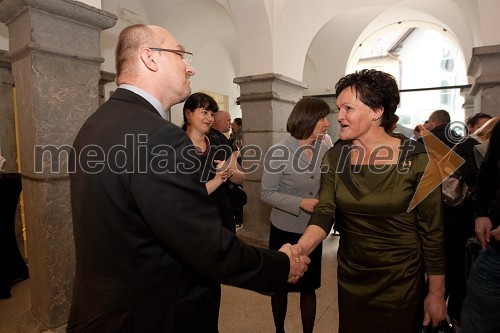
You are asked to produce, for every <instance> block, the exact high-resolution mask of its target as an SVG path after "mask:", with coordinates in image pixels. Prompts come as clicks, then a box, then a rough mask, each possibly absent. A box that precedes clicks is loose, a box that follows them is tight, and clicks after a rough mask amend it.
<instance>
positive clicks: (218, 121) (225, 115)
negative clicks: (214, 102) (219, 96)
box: [212, 110, 231, 133]
mask: <svg viewBox="0 0 500 333" xmlns="http://www.w3.org/2000/svg"><path fill="white" fill-rule="evenodd" d="M212 127H213V128H215V129H216V130H218V131H219V132H221V133H227V132H229V129H230V128H231V115H230V114H229V112H227V111H221V110H219V111H218V112H216V113H215V117H214V123H213V124H212Z"/></svg>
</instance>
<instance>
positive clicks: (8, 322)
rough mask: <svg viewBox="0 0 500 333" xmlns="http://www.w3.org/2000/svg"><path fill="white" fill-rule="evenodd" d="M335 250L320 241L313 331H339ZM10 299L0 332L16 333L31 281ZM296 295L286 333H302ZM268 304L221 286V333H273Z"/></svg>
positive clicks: (334, 241)
mask: <svg viewBox="0 0 500 333" xmlns="http://www.w3.org/2000/svg"><path fill="white" fill-rule="evenodd" d="M337 247H338V237H337V236H334V235H330V236H328V237H327V239H326V240H325V241H324V242H323V266H322V281H321V285H322V286H321V288H320V289H318V290H317V313H316V325H315V329H314V332H316V333H331V332H337V331H338V307H337V274H336V269H337V259H336V257H337ZM11 294H12V297H11V298H9V299H6V300H4V299H0V332H1V333H11V332H15V328H16V326H17V321H18V320H19V318H20V317H21V316H22V314H23V313H24V312H26V311H28V310H29V309H30V306H31V299H30V281H29V280H25V281H21V282H18V283H16V284H15V285H14V286H13V287H12V289H11ZM298 300H299V298H298V294H290V296H289V302H288V313H287V318H286V322H285V329H286V331H287V332H289V333H300V332H302V325H301V319H300V310H299V303H298ZM270 303H271V301H270V298H269V297H268V296H264V295H261V294H258V293H255V292H251V291H247V290H243V289H239V288H234V287H229V286H223V287H222V302H221V310H220V319H219V330H220V332H221V333H250V332H251V333H253V332H258V333H267V332H269V333H272V332H274V323H273V316H272V313H271V304H270Z"/></svg>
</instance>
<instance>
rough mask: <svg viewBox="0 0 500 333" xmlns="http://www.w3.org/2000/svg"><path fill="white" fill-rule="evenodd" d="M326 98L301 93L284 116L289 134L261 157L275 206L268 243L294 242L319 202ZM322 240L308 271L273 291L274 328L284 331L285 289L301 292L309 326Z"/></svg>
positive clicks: (264, 193)
mask: <svg viewBox="0 0 500 333" xmlns="http://www.w3.org/2000/svg"><path fill="white" fill-rule="evenodd" d="M329 112H330V107H329V106H328V104H327V103H326V102H325V101H324V100H322V99H320V98H314V97H305V98H302V99H301V100H300V101H299V102H298V103H297V104H296V105H295V107H294V108H293V110H292V112H291V114H290V116H289V118H288V122H287V131H288V132H289V133H290V136H289V137H287V138H286V139H284V140H283V141H281V142H279V143H277V144H275V145H273V146H272V147H271V148H269V151H268V152H267V154H266V157H265V161H264V173H263V175H262V188H261V192H260V193H261V194H260V196H261V199H262V201H264V202H265V203H267V204H270V205H272V206H273V208H272V210H271V217H270V220H271V232H270V237H269V248H270V249H279V248H280V247H281V246H282V245H283V244H286V243H290V244H296V243H297V241H298V240H299V238H300V236H301V235H302V233H303V232H304V230H305V228H306V226H307V223H308V221H309V218H310V216H311V212H312V211H313V209H314V206H315V205H316V203H317V202H318V200H317V197H318V191H319V186H320V179H321V170H320V167H321V160H322V158H323V155H324V154H325V153H326V151H327V150H328V148H330V147H329V145H328V144H327V143H325V141H324V140H323V138H324V135H325V133H326V129H327V128H328V126H329V123H328V120H327V119H326V116H327V114H328V113H329ZM321 254H322V250H321V246H318V247H317V248H316V250H315V251H313V252H312V253H311V255H310V256H309V257H310V259H311V263H310V265H309V267H308V270H307V272H306V274H305V275H304V276H303V277H302V278H301V279H300V280H299V282H297V284H294V285H292V284H289V286H288V288H287V290H285V291H283V292H279V293H276V294H273V295H272V296H271V305H272V309H273V317H274V324H275V326H276V332H277V333H282V332H285V330H284V326H285V317H286V311H287V303H288V292H300V311H301V315H302V326H303V331H304V332H312V331H313V327H314V320H315V316H316V289H318V288H319V287H320V285H321Z"/></svg>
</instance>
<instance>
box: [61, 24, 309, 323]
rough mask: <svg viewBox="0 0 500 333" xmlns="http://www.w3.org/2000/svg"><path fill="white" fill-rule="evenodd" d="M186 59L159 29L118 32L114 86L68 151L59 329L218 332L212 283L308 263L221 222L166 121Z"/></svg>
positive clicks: (269, 282)
mask: <svg viewBox="0 0 500 333" xmlns="http://www.w3.org/2000/svg"><path fill="white" fill-rule="evenodd" d="M191 56H192V54H190V53H189V52H186V51H185V50H184V49H183V48H182V46H180V45H179V44H178V43H177V41H176V40H175V38H174V37H173V36H172V35H171V34H170V33H168V32H167V31H166V30H164V29H163V28H160V27H155V26H145V25H135V26H130V27H128V28H126V29H125V30H124V31H122V33H121V34H120V36H119V40H118V45H117V48H116V66H117V84H118V85H119V88H118V89H117V90H116V92H115V93H114V94H113V96H111V98H110V99H109V100H108V101H107V102H106V103H104V104H103V105H102V106H101V107H100V108H99V109H98V110H97V111H96V112H95V113H94V114H93V115H92V116H90V117H89V119H88V120H87V121H86V122H85V124H84V125H83V126H82V128H81V130H80V132H79V133H78V135H77V138H76V139H75V142H74V150H73V151H72V154H71V157H70V163H72V165H74V166H75V170H74V172H73V173H72V174H71V175H70V177H71V204H72V211H73V227H74V237H75V251H76V275H75V282H74V290H73V301H72V304H71V310H70V317H69V321H68V328H67V330H68V332H120V333H123V332H217V330H218V328H217V319H218V312H219V301H220V283H225V284H229V285H233V286H238V287H242V288H247V289H250V290H255V291H272V290H277V289H279V288H280V287H281V286H282V285H283V284H285V282H287V280H288V281H289V282H295V281H296V280H297V279H298V278H299V277H300V276H302V275H303V272H304V271H305V270H306V269H307V266H306V264H307V263H308V262H309V259H308V258H307V257H304V256H299V255H298V253H294V254H292V253H291V249H290V247H289V246H284V247H283V248H282V249H280V251H281V252H273V251H268V250H264V249H258V248H255V247H251V246H249V245H246V244H244V243H243V242H241V241H240V240H239V239H238V238H237V237H236V236H235V235H233V234H232V233H230V232H229V231H227V230H225V229H224V228H222V225H221V222H220V219H219V216H218V213H217V210H216V208H215V205H214V203H213V201H211V199H210V198H209V196H208V194H207V192H206V189H205V186H204V185H203V184H202V183H201V182H200V175H201V173H200V171H199V170H197V168H196V165H193V161H194V160H193V159H189V156H186V154H185V151H186V149H188V148H190V147H191V141H190V139H189V138H188V136H187V135H186V134H185V133H184V131H182V130H181V129H180V128H179V127H177V126H175V125H173V124H171V123H170V122H168V121H166V120H165V119H163V118H164V116H165V110H166V109H168V108H170V107H171V106H172V105H173V104H176V103H179V102H182V101H183V100H184V99H186V98H187V97H188V96H189V94H190V90H191V89H190V83H189V77H190V76H192V75H194V69H193V68H192V67H191V66H190V60H191ZM162 117H163V118H162ZM283 252H284V253H283Z"/></svg>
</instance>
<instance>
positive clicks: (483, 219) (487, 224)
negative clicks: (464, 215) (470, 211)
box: [475, 216, 496, 250]
mask: <svg viewBox="0 0 500 333" xmlns="http://www.w3.org/2000/svg"><path fill="white" fill-rule="evenodd" d="M475 224H476V235H477V238H479V241H480V242H481V247H482V248H483V250H486V247H487V246H488V243H489V242H490V238H491V228H492V226H493V224H492V223H491V219H490V218H489V217H487V216H480V217H476V220H475ZM495 238H496V237H495Z"/></svg>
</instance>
